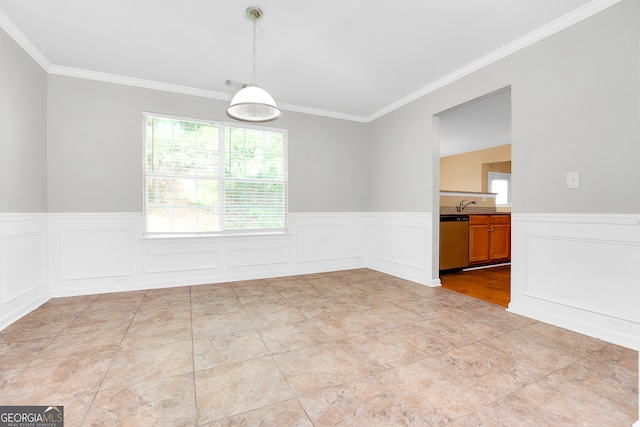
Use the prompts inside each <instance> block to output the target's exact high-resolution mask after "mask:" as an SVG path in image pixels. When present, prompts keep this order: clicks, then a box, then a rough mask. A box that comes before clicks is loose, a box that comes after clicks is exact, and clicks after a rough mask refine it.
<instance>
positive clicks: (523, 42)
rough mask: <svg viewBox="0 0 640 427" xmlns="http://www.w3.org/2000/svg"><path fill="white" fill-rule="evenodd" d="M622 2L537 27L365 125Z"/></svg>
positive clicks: (597, 1)
mask: <svg viewBox="0 0 640 427" xmlns="http://www.w3.org/2000/svg"><path fill="white" fill-rule="evenodd" d="M621 1H622V0H594V1H592V2H590V3H588V4H586V5H584V6H583V7H581V8H578V9H576V10H574V11H572V12H570V13H568V14H566V15H564V16H562V17H560V18H558V19H556V20H555V21H552V22H550V23H549V24H547V25H545V26H543V27H540V28H538V29H537V30H535V31H533V32H531V33H529V34H527V35H526V36H524V37H521V38H519V39H517V40H515V41H513V42H511V43H509V44H507V45H505V46H503V47H502V48H500V49H497V50H495V51H493V52H491V53H490V54H488V55H485V56H483V57H482V58H480V59H478V60H476V61H473V62H471V63H469V64H467V65H466V66H464V67H462V68H459V69H457V70H456V71H454V72H453V73H451V74H447V75H446V76H444V77H442V78H440V79H438V80H436V81H434V82H433V83H431V84H428V85H427V86H424V87H422V88H420V89H418V90H417V91H415V92H413V93H411V94H409V95H407V96H405V97H403V98H400V99H399V100H397V101H395V102H393V103H391V104H389V105H387V106H386V107H384V108H382V109H380V110H378V111H376V112H375V113H372V114H370V115H369V116H367V117H366V122H367V123H368V122H371V121H373V120H375V119H377V118H380V117H382V116H384V115H385V114H388V113H390V112H392V111H394V110H397V109H398V108H400V107H403V106H405V105H407V104H409V103H411V102H413V101H415V100H416V99H419V98H422V97H423V96H425V95H427V94H429V93H431V92H434V91H436V90H438V89H440V88H442V87H444V86H446V85H448V84H450V83H453V82H454V81H456V80H458V79H461V78H463V77H465V76H468V75H469V74H471V73H473V72H475V71H478V70H479V69H481V68H484V67H486V66H487V65H490V64H493V63H494V62H497V61H499V60H500V59H503V58H505V57H507V56H509V55H511V54H512V53H515V52H518V51H519V50H522V49H524V48H526V47H528V46H531V45H532V44H534V43H536V42H538V41H540V40H542V39H545V38H547V37H549V36H551V35H553V34H555V33H557V32H560V31H562V30H564V29H565V28H568V27H570V26H572V25H574V24H577V23H578V22H580V21H583V20H585V19H587V18H589V17H591V16H593V15H595V14H596V13H598V12H601V11H603V10H605V9H607V8H609V7H611V6H613V5H615V4H617V3H620V2H621Z"/></svg>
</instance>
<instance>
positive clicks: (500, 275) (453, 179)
mask: <svg viewBox="0 0 640 427" xmlns="http://www.w3.org/2000/svg"><path fill="white" fill-rule="evenodd" d="M510 100H511V93H510V90H503V91H499V92H498V93H495V94H491V95H487V96H485V97H481V98H480V99H478V100H474V101H473V102H471V103H468V104H466V105H463V106H460V107H459V108H456V109H454V110H452V111H450V112H446V113H445V114H443V115H442V116H441V117H440V204H439V215H440V260H439V270H440V280H441V283H442V286H443V287H444V288H449V289H451V290H454V291H456V292H461V293H464V294H467V295H470V296H474V297H476V298H480V299H483V300H486V301H490V302H494V303H496V304H500V305H503V306H506V305H508V303H509V299H510V261H511V172H512V171H511V144H510V142H511V135H510V133H511V115H510V104H511V103H510Z"/></svg>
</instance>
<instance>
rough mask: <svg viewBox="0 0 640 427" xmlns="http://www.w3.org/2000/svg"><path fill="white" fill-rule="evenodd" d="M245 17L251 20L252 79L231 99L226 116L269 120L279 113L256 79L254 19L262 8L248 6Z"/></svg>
mask: <svg viewBox="0 0 640 427" xmlns="http://www.w3.org/2000/svg"><path fill="white" fill-rule="evenodd" d="M246 14H247V17H248V18H249V19H250V20H251V21H252V22H253V81H252V83H251V84H249V85H248V86H247V87H245V88H243V89H240V90H239V91H238V92H237V93H236V94H235V96H234V97H233V99H232V100H231V104H230V105H229V108H227V116H229V117H231V118H232V119H236V120H240V121H242V122H253V123H260V122H269V121H271V120H275V119H277V118H279V117H280V115H281V113H280V110H279V109H278V106H277V105H276V102H275V101H274V100H273V98H272V97H271V95H269V94H268V93H267V91H266V90H264V89H261V88H259V87H258V86H257V85H256V83H255V81H256V21H258V20H260V19H261V18H262V15H263V13H262V10H260V9H258V8H257V7H253V6H252V7H248V8H247V10H246Z"/></svg>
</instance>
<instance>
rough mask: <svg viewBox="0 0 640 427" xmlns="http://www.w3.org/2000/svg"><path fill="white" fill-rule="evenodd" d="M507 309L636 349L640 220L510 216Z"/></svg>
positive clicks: (639, 332)
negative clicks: (509, 283)
mask: <svg viewBox="0 0 640 427" xmlns="http://www.w3.org/2000/svg"><path fill="white" fill-rule="evenodd" d="M511 223H512V233H511V241H512V246H511V252H512V264H511V303H510V304H509V311H512V312H514V313H519V314H522V315H525V316H529V317H532V318H535V319H538V320H541V321H543V322H547V323H551V324H555V325H558V326H561V327H564V328H566V329H571V330H574V331H577V332H580V333H584V334H587V335H590V336H593V337H598V338H601V339H603V340H606V341H609V342H613V343H616V344H620V345H623V346H626V347H631V348H634V349H640V279H639V276H638V264H639V263H640V215H597V214H593V215H586V214H514V215H512V222H511Z"/></svg>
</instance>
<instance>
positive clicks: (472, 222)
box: [469, 215, 511, 265]
mask: <svg viewBox="0 0 640 427" xmlns="http://www.w3.org/2000/svg"><path fill="white" fill-rule="evenodd" d="M510 258H511V216H509V215H469V264H475V265H478V264H490V263H498V262H507V261H509V260H510Z"/></svg>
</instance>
